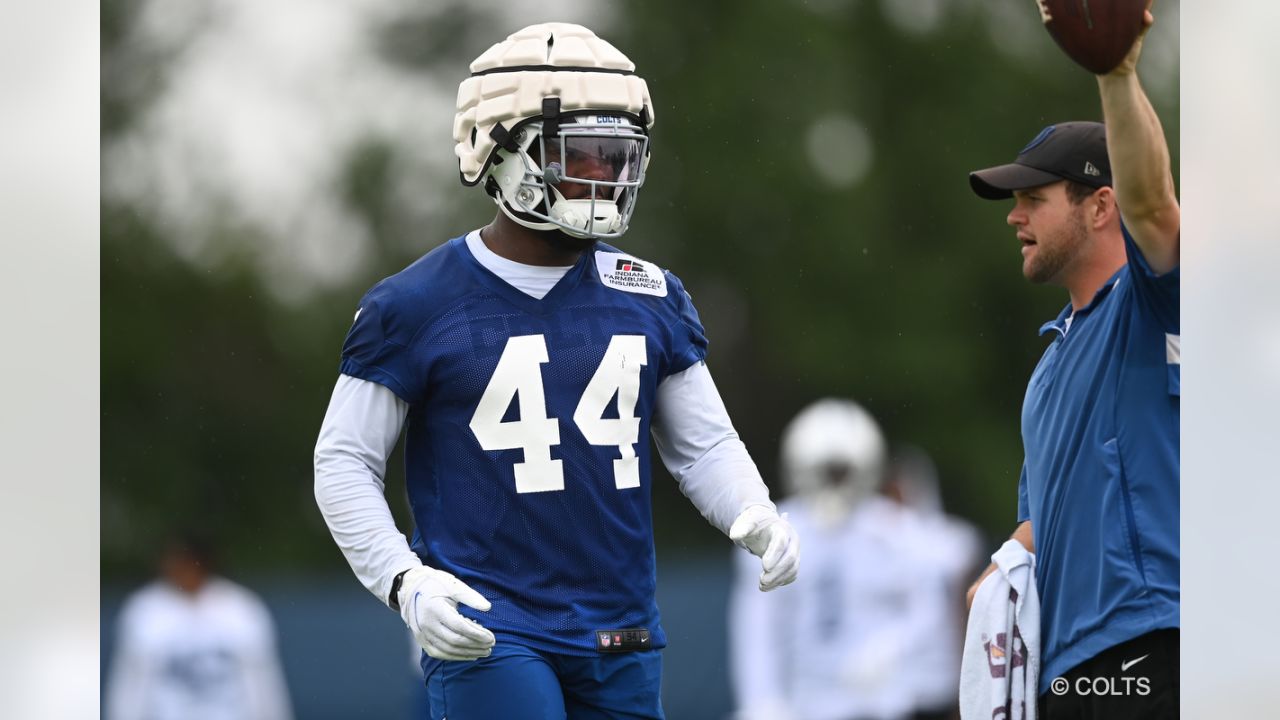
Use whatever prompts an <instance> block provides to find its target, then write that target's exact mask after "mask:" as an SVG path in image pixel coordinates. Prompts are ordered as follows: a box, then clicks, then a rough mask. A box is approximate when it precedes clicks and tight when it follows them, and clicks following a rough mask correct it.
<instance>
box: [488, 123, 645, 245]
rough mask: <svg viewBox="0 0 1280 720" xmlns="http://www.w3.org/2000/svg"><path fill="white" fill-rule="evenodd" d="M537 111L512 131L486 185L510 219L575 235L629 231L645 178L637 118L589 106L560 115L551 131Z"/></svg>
mask: <svg viewBox="0 0 1280 720" xmlns="http://www.w3.org/2000/svg"><path fill="white" fill-rule="evenodd" d="M546 125H547V123H545V122H544V119H543V118H541V117H537V118H530V119H529V120H526V121H524V122H522V123H520V124H518V125H516V126H515V127H514V128H513V129H512V131H511V137H512V140H513V143H514V145H515V148H516V149H515V150H514V151H510V150H507V149H503V148H499V149H498V150H497V151H496V152H497V159H496V161H495V162H494V163H493V165H492V166H491V167H490V170H489V175H490V177H492V178H493V180H494V182H493V183H492V184H490V185H489V186H488V188H489V192H490V194H491V195H493V198H494V202H496V203H497V204H498V206H499V207H500V208H501V209H502V211H503V212H504V213H505V214H506V215H507V216H508V217H510V218H511V219H512V220H513V221H515V222H517V223H519V224H521V225H523V226H525V227H528V228H532V229H535V230H560V231H561V232H564V233H566V234H568V235H571V236H573V237H577V238H615V237H619V236H621V235H622V234H623V233H624V232H626V229H627V225H628V223H629V222H630V220H631V214H632V213H633V212H634V211H635V203H636V197H637V195H638V193H639V189H640V186H641V185H642V184H644V174H645V168H646V166H647V165H648V159H649V137H648V135H647V134H646V133H645V129H644V127H643V126H642V125H640V124H638V119H636V118H630V117H627V116H625V115H623V114H619V113H600V114H597V113H594V112H591V111H586V112H580V113H574V114H572V115H568V116H565V117H564V118H563V119H562V120H561V121H560V122H559V123H557V124H556V128H557V129H556V131H555V135H554V136H548V133H546V132H544V128H545V127H546Z"/></svg>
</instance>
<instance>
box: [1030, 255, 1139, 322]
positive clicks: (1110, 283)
mask: <svg viewBox="0 0 1280 720" xmlns="http://www.w3.org/2000/svg"><path fill="white" fill-rule="evenodd" d="M1127 268H1128V265H1124V266H1122V267H1121V268H1120V269H1119V270H1116V272H1115V274H1114V275H1112V276H1111V277H1110V278H1109V279H1108V280H1107V281H1106V282H1105V283H1103V284H1102V287H1100V288H1098V292H1096V293H1094V294H1093V299H1092V300H1090V301H1089V304H1088V305H1085V306H1084V307H1082V308H1080V309H1079V310H1076V311H1074V313H1073V312H1072V309H1071V303H1067V306H1066V307H1064V308H1062V312H1060V313H1058V317H1056V318H1054V319H1052V320H1050V321H1049V322H1047V323H1045V324H1043V325H1041V326H1040V334H1041V335H1044V334H1045V333H1047V332H1049V331H1051V330H1056V331H1058V332H1059V333H1060V334H1062V335H1066V334H1067V328H1068V326H1070V325H1071V323H1072V322H1075V320H1078V319H1079V318H1081V317H1083V316H1085V315H1088V314H1089V313H1090V312H1092V311H1093V309H1094V308H1095V307H1097V306H1098V305H1099V304H1101V303H1102V301H1103V300H1106V299H1107V296H1108V295H1110V294H1111V291H1112V290H1114V289H1115V287H1116V286H1117V285H1119V284H1120V282H1121V280H1123V278H1124V272H1125V270H1126V269H1127ZM1073 315H1074V317H1073Z"/></svg>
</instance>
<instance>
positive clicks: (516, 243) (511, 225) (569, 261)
mask: <svg viewBox="0 0 1280 720" xmlns="http://www.w3.org/2000/svg"><path fill="white" fill-rule="evenodd" d="M480 239H481V240H482V241H484V244H485V246H486V247H488V248H489V249H490V250H492V251H493V253H494V254H495V255H498V256H499V257H503V258H506V259H508V260H511V261H512V262H518V263H522V264H524V265H540V266H544V267H564V266H565V265H573V264H575V263H577V262H578V258H580V257H582V253H583V252H584V251H585V250H586V249H588V248H590V247H591V245H593V244H594V241H590V240H578V239H577V238H571V237H569V236H567V235H564V234H562V233H558V232H545V231H540V230H533V229H531V228H527V227H525V226H523V225H521V224H519V223H517V222H515V221H514V220H512V219H511V218H509V217H507V216H506V214H504V213H502V212H499V213H498V214H497V217H495V218H494V219H493V222H491V223H489V224H488V225H486V226H485V227H483V228H481V229H480Z"/></svg>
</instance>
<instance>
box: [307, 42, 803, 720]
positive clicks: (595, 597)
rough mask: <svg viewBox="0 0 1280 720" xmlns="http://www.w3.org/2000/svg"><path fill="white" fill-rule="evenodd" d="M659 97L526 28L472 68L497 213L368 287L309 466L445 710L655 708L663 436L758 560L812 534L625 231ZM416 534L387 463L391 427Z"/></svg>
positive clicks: (562, 714)
mask: <svg viewBox="0 0 1280 720" xmlns="http://www.w3.org/2000/svg"><path fill="white" fill-rule="evenodd" d="M653 123H654V106H653V103H652V102H651V101H650V99H649V92H648V88H647V86H646V84H645V82H644V80H642V79H641V78H640V77H638V76H637V75H636V74H635V72H634V66H633V64H632V63H631V61H630V60H628V59H627V58H626V56H624V55H623V54H622V53H621V52H619V51H618V50H617V49H616V48H614V47H613V46H612V45H610V44H609V43H607V42H605V41H604V40H601V39H600V38H598V37H596V36H595V34H594V33H592V32H591V31H590V30H588V29H586V28H584V27H581V26H578V25H571V24H563V23H550V24H543V25H534V26H531V27H528V28H525V29H523V30H520V31H518V32H516V33H514V34H513V35H511V36H510V37H508V38H507V40H505V41H503V42H501V43H498V44H497V45H494V46H493V47H492V48H490V49H489V50H488V51H486V52H485V53H483V54H482V55H481V56H480V57H479V58H477V59H476V60H475V62H473V63H472V64H471V77H469V78H467V79H466V80H464V81H463V82H462V84H461V86H460V87H459V88H458V114H457V117H456V119H455V121H454V128H453V135H454V141H455V142H456V143H457V144H456V146H455V152H456V154H457V156H458V158H459V169H460V173H461V179H462V181H463V183H464V184H465V185H468V186H474V185H479V186H481V188H483V190H484V191H485V192H486V193H487V194H488V195H489V196H490V197H491V198H493V200H494V202H495V203H496V204H497V206H498V210H497V212H496V214H495V215H494V218H493V221H492V222H491V223H489V224H488V225H486V226H485V227H483V228H480V229H478V230H473V231H471V232H469V233H466V234H464V235H461V236H459V237H455V238H453V239H452V240H448V241H447V242H445V243H443V244H442V245H440V246H439V247H437V248H436V249H434V250H432V251H431V252H429V253H427V254H426V255H425V256H423V257H422V258H421V259H419V260H418V261H417V262H415V263H414V264H412V265H411V266H409V267H408V268H406V269H405V270H404V271H402V272H400V273H399V274H397V275H394V276H392V277H389V278H387V279H385V280H383V281H382V282H380V283H378V284H377V285H376V286H375V287H374V288H373V289H372V290H370V291H369V292H368V294H366V295H365V297H364V299H363V300H362V301H361V302H360V306H359V309H358V310H357V312H356V316H355V321H354V324H353V325H352V327H351V330H350V332H349V334H348V336H347V340H346V343H345V345H344V347H343V350H342V359H341V364H340V373H341V374H340V377H339V379H338V383H337V386H336V387H335V389H334V392H333V396H332V399H331V401H330V405H329V410H328V412H327V414H326V415H325V419H324V423H323V427H322V428H321V431H320V437H319V440H318V442H317V445H316V453H315V478H316V488H315V489H316V498H317V501H318V503H319V505H320V508H321V511H322V512H323V514H324V516H325V520H326V522H327V523H328V525H329V529H330V531H331V532H332V534H333V537H334V539H335V541H336V542H337V544H338V546H339V547H340V548H341V549H342V551H343V554H344V555H345V556H346V558H347V560H348V562H349V563H350V565H351V567H352V568H353V569H354V570H355V572H356V575H357V576H358V577H359V579H360V581H361V582H362V583H363V584H364V585H365V587H366V588H368V589H369V590H370V592H372V593H373V594H374V595H375V596H376V597H377V598H378V599H379V600H381V601H382V602H384V603H386V604H387V605H388V606H389V607H391V608H393V609H396V610H398V611H399V612H400V614H401V616H402V617H403V619H404V620H405V622H406V624H407V625H408V626H409V628H410V629H411V630H412V631H413V633H414V634H415V636H416V637H417V638H418V642H419V643H420V644H421V646H422V647H423V649H424V650H425V654H424V656H423V671H424V673H425V676H426V682H427V687H428V693H429V697H430V702H431V715H432V717H433V718H436V719H437V720H439V719H441V718H444V717H445V715H446V713H447V715H448V718H449V720H473V719H474V720H489V719H492V718H502V719H503V720H520V719H521V718H531V719H533V718H537V719H542V718H566V717H568V718H604V717H618V718H622V717H626V718H658V717H662V709H661V704H660V692H659V685H660V680H661V674H662V673H661V660H660V655H659V653H658V650H659V649H660V648H662V647H663V646H664V645H665V644H666V637H665V634H664V633H663V630H662V627H661V625H660V623H659V617H658V609H657V605H656V602H655V599H654V592H655V586H656V566H655V557H654V546H653V526H652V518H651V501H650V463H651V460H650V454H649V452H648V441H647V439H646V438H647V435H648V434H649V432H650V431H652V433H653V436H654V438H655V440H656V442H657V446H658V450H659V453H660V455H661V456H662V460H663V462H664V463H665V464H666V466H667V468H668V469H669V470H670V471H671V473H672V475H673V476H674V477H675V478H676V479H677V481H678V482H679V484H680V489H681V491H682V492H683V493H684V494H685V495H686V496H688V497H689V499H690V500H691V501H692V502H693V504H694V505H695V506H696V507H697V508H698V510H699V511H701V512H702V514H703V515H704V516H705V517H706V518H707V519H708V521H709V522H711V523H712V524H713V525H714V526H715V527H717V528H718V529H720V530H721V531H722V532H725V533H726V534H728V535H729V536H730V537H731V538H732V539H734V540H735V541H736V542H738V543H740V544H741V545H742V546H743V547H746V548H748V549H749V550H750V551H751V552H752V553H754V554H755V555H757V556H760V558H761V560H760V561H759V562H757V565H758V568H757V569H758V570H762V571H763V572H758V573H757V575H759V579H758V582H757V587H758V589H759V590H771V589H773V588H775V587H778V586H780V585H785V584H787V583H789V582H791V580H792V579H793V578H794V577H795V576H796V571H797V565H798V560H799V543H798V541H797V540H796V537H795V534H794V532H793V531H792V529H791V527H790V525H789V524H788V523H787V522H786V521H785V520H784V519H782V518H780V517H779V516H778V514H777V512H776V510H775V508H774V505H773V503H772V502H771V501H770V499H769V494H768V490H767V488H766V487H765V485H764V482H763V481H762V480H761V478H760V474H759V472H758V470H757V469H756V466H755V464H754V462H753V461H752V460H751V458H750V456H749V455H748V454H747V451H746V448H745V447H744V446H743V444H742V442H741V440H739V439H738V436H737V433H736V432H735V431H734V429H733V425H732V423H731V422H730V421H729V417H728V414H727V413H726V412H725V408H724V404H723V402H722V401H721V399H720V395H719V393H718V391H717V390H716V387H715V384H714V383H713V382H712V380H711V375H710V372H709V371H708V369H707V366H706V364H705V362H704V359H705V356H706V348H707V340H706V338H705V337H704V335H703V330H702V324H701V322H700V321H699V319H698V313H697V311H696V310H694V307H693V303H692V301H691V299H690V297H689V295H688V294H687V293H686V292H685V291H684V287H683V285H682V284H681V282H680V280H679V279H678V278H677V277H676V276H675V275H673V274H671V273H669V272H666V271H664V270H661V269H660V268H658V267H657V266H656V265H654V264H653V263H652V262H650V261H648V260H641V259H638V258H636V257H635V256H633V255H631V254H629V253H626V252H622V251H621V250H618V249H616V248H614V247H612V246H609V245H605V244H603V243H600V242H599V241H600V240H602V239H606V240H611V239H614V238H618V237H621V236H622V234H623V233H624V232H625V230H626V229H627V224H628V222H629V221H630V219H631V214H632V211H633V210H634V208H635V202H636V197H637V193H638V192H639V190H640V186H641V185H642V183H643V182H644V179H645V169H646V166H647V165H648V162H649V133H650V130H651V129H652V127H653ZM402 430H404V431H405V434H406V438H405V464H406V477H407V484H408V492H409V500H410V505H411V508H412V512H413V517H414V524H415V526H416V531H415V532H414V536H413V539H412V544H410V543H407V542H406V541H405V537H404V536H403V535H402V534H401V533H400V531H399V530H398V529H397V528H396V526H395V524H394V522H393V520H392V516H391V512H390V510H389V508H388V506H387V502H386V499H385V497H384V494H383V473H384V471H385V467H386V460H387V457H388V456H389V455H390V454H391V451H392V448H393V447H394V446H395V444H396V441H397V439H398V438H399V436H400V433H401V431H402Z"/></svg>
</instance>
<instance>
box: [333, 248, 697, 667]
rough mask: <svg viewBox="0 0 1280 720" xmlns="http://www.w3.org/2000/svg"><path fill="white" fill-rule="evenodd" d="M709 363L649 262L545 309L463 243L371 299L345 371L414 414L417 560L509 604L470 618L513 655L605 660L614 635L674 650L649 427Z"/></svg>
mask: <svg viewBox="0 0 1280 720" xmlns="http://www.w3.org/2000/svg"><path fill="white" fill-rule="evenodd" d="M706 347H707V341H706V339H705V337H704V336H703V330H702V325H701V323H700V321H699V320H698V314H697V312H696V311H695V310H694V308H693V305H692V303H691V302H690V300H689V296H688V295H687V294H686V293H685V291H684V288H683V286H682V285H681V283H680V281H679V280H678V279H677V278H676V277H675V276H674V275H672V274H670V273H667V272H664V271H662V270H660V269H658V268H657V267H656V266H654V265H652V264H651V263H649V262H647V261H644V260H638V259H636V258H634V257H632V256H631V255H628V254H625V253H622V252H619V251H618V250H616V249H614V248H612V247H609V246H606V245H597V246H596V247H595V248H594V249H592V250H589V251H587V252H585V253H583V254H582V257H581V258H580V259H579V260H578V262H577V264H576V265H574V267H573V268H572V269H570V270H569V271H568V273H566V274H565V276H564V277H563V278H562V279H561V280H560V282H559V283H558V284H556V286H555V287H553V288H552V289H551V291H550V292H548V293H547V295H546V296H545V297H544V298H542V299H541V300H538V299H535V298H533V297H530V296H528V295H526V294H525V293H523V292H521V291H519V290H517V289H516V288H514V287H512V286H511V285H509V284H508V283H507V282H506V281H504V280H502V279H501V278H499V277H497V276H496V275H494V274H493V273H491V272H490V271H489V270H487V269H485V268H484V267H483V266H482V265H480V264H479V263H478V262H477V261H476V259H475V258H474V257H473V256H472V254H471V251H470V250H469V249H468V248H467V245H466V239H465V237H460V238H455V239H453V240H451V241H449V242H448V243H445V244H444V245H441V246H440V247H438V248H436V249H435V250H433V251H431V252H430V253H428V254H427V255H425V256H424V257H422V258H421V259H419V260H418V261H417V262H415V263H414V264H413V265H410V266H409V267H408V268H406V269H405V270H404V271H402V272H400V273H399V274H397V275H394V276H392V277H390V278H387V279H386V280H383V281H382V282H380V283H378V284H377V285H376V286H374V288H373V289H372V290H370V291H369V292H368V294H366V295H365V297H364V299H363V300H362V301H361V303H360V309H359V311H358V313H357V315H356V320H355V324H354V326H353V327H352V328H351V331H350V334H349V335H348V337H347V340H346V344H345V346H344V347H343V352H342V363H341V372H343V373H345V374H347V375H351V376H353V377H357V378H362V379H365V380H369V381H372V382H376V383H380V384H382V385H385V386H386V387H388V388H390V389H391V390H392V391H393V392H394V393H395V394H396V395H398V396H399V397H401V398H402V399H403V400H405V401H406V402H407V403H409V406H410V409H409V415H408V423H407V429H406V439H405V464H406V475H407V484H408V490H409V501H410V505H411V506H412V509H413V518H414V521H415V525H416V527H417V531H416V532H415V534H414V539H413V549H414V551H415V552H417V554H418V555H419V557H421V558H422V561H423V562H424V563H425V564H427V565H429V566H431V567H434V568H438V569H441V570H445V571H448V572H450V573H452V574H454V575H455V576H457V577H458V578H459V579H460V580H462V581H463V582H465V583H466V584H467V585H469V586H471V587H472V588H474V589H475V590H477V591H478V592H479V593H480V594H481V595H483V596H485V597H486V598H488V599H489V600H490V601H491V602H492V603H493V608H492V610H490V611H489V612H478V611H473V610H471V609H470V608H466V607H465V606H460V607H459V608H458V609H459V611H460V612H462V613H463V614H464V615H467V616H468V617H472V618H474V619H476V620H477V621H478V622H480V623H481V624H482V625H484V626H485V627H487V628H489V629H490V630H492V631H493V632H494V634H495V635H496V636H497V638H498V642H499V643H502V642H510V641H515V642H518V643H522V644H526V645H529V646H531V647H534V648H538V649H542V650H548V651H551V652H559V653H566V654H577V655H591V654H595V653H596V652H597V644H596V643H597V637H598V636H597V631H599V630H611V629H621V628H646V629H648V630H649V631H650V633H651V645H652V647H654V648H659V647H663V646H664V645H665V644H666V639H665V636H664V635H663V632H662V630H661V628H660V626H659V618H658V608H657V604H656V602H655V600H654V590H655V584H656V570H655V563H654V548H653V525H652V518H651V503H650V474H649V470H650V462H651V461H650V456H649V449H648V448H649V441H648V435H649V426H650V422H651V421H652V418H653V412H654V398H655V396H656V391H657V387H658V384H659V383H660V382H661V381H662V379H663V378H665V377H666V376H668V375H671V374H674V373H678V372H681V371H683V370H685V369H687V368H689V367H690V366H691V365H693V364H694V363H697V362H700V361H702V360H703V359H704V357H705V354H706Z"/></svg>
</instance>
